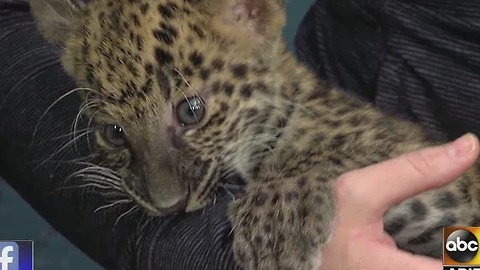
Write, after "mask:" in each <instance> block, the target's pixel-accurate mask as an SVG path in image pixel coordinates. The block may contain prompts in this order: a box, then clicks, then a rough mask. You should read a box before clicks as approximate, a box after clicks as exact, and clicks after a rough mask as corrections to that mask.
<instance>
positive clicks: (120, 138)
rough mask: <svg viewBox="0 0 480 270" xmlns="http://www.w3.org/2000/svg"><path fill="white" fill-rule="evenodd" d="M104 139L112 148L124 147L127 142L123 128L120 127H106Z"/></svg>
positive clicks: (111, 125) (104, 128)
mask: <svg viewBox="0 0 480 270" xmlns="http://www.w3.org/2000/svg"><path fill="white" fill-rule="evenodd" d="M102 131H103V137H104V138H105V140H107V141H108V143H110V144H111V145H112V146H115V147H120V146H124V145H125V144H126V142H127V140H126V138H125V133H123V129H122V127H120V126H118V125H113V124H109V125H105V126H104V127H103V129H102Z"/></svg>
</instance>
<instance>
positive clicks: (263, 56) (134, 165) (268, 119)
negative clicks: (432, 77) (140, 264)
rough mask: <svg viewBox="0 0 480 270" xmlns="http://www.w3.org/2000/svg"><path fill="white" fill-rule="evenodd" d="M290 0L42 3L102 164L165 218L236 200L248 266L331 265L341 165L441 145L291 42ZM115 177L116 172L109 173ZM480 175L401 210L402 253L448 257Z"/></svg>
mask: <svg viewBox="0 0 480 270" xmlns="http://www.w3.org/2000/svg"><path fill="white" fill-rule="evenodd" d="M284 5H285V4H284V0H137V1H133V0H102V1H100V0H88V1H87V0H31V8H32V13H33V15H34V17H35V19H36V21H37V24H38V28H39V29H40V31H41V33H42V34H43V35H44V36H45V38H46V39H48V40H50V41H52V42H55V43H58V44H60V45H61V47H62V48H63V54H62V64H63V66H64V68H65V71H66V72H68V73H69V74H70V75H71V76H72V77H73V78H74V79H75V80H76V81H77V83H78V85H79V86H80V87H82V88H81V89H84V90H83V91H82V98H83V101H84V104H85V106H84V107H83V108H82V110H85V111H86V113H87V114H88V115H89V116H90V117H91V118H92V119H93V121H94V123H95V126H96V127H97V128H96V131H95V132H96V149H95V151H96V152H97V154H98V156H100V157H101V158H100V160H99V161H98V164H96V165H95V166H96V168H103V169H104V170H106V171H108V172H113V173H114V174H115V175H116V176H117V177H115V178H114V179H106V180H107V181H109V183H115V186H116V187H118V188H121V190H123V192H124V193H125V194H126V196H128V197H129V198H131V199H132V200H133V201H135V203H136V204H138V205H140V206H141V207H142V208H143V209H144V210H145V211H147V212H149V213H150V214H152V215H157V216H165V215H169V214H174V213H178V212H192V211H195V210H199V209H201V208H203V207H205V206H206V205H207V204H209V203H210V202H211V201H212V200H213V198H214V197H215V193H216V191H217V188H218V187H219V185H220V184H221V181H222V179H224V178H225V177H228V176H229V175H231V174H237V175H240V176H241V177H242V178H243V179H244V181H245V186H244V193H243V194H242V195H241V196H240V197H239V198H237V199H236V200H234V201H233V202H232V203H231V204H230V207H229V211H228V218H229V220H230V221H231V223H232V227H233V233H234V239H233V250H234V253H235V258H236V260H237V262H238V264H239V265H240V266H242V267H243V268H244V269H259V270H263V269H265V270H267V269H268V270H270V269H296V270H297V269H298V270H307V269H308V270H310V269H314V268H315V267H318V266H319V265H320V264H321V261H320V260H319V259H318V258H319V257H320V256H319V253H320V251H319V250H320V248H321V247H322V246H324V245H325V244H326V243H327V242H328V239H329V236H330V234H331V224H332V220H333V217H334V201H333V198H332V190H331V184H332V181H334V180H335V179H336V178H337V177H338V176H339V175H340V174H342V173H344V172H346V171H349V170H353V169H356V168H360V167H363V166H367V165H369V164H373V163H377V162H380V161H382V160H386V159H389V158H392V157H394V156H398V155H400V154H402V153H405V152H408V151H412V150H416V149H420V148H423V147H425V146H430V145H433V144H435V142H430V141H429V140H428V138H427V135H426V133H425V132H424V131H423V130H422V129H421V128H420V127H419V126H417V125H415V124H412V123H409V122H405V121H403V120H400V119H397V118H396V117H394V116H391V115H388V114H386V113H384V112H381V111H379V110H378V109H376V108H374V107H372V106H371V105H369V104H366V103H363V102H361V101H359V100H356V99H354V98H353V97H350V96H348V95H347V94H345V93H344V92H342V91H341V90H339V89H336V88H335V87H332V86H330V85H328V84H327V83H325V82H322V81H319V80H318V79H317V78H316V77H315V75H314V74H313V73H312V72H311V71H310V70H308V69H307V68H306V67H305V66H303V65H301V64H300V63H298V62H297V61H296V59H295V58H294V57H293V56H292V55H291V54H290V53H289V52H288V51H287V49H286V45H285V43H284V41H283V38H282V29H283V27H284V25H285V12H284V8H285V7H284ZM108 175H111V173H109V174H105V175H102V177H107V176H108ZM478 180H479V172H478V171H477V170H475V169H472V170H470V171H469V172H468V173H467V174H466V175H465V176H462V177H461V178H460V179H458V181H456V182H454V183H452V184H450V185H448V186H445V187H443V188H440V189H437V190H433V191H429V192H425V193H423V194H421V195H418V196H415V197H413V198H410V199H408V200H405V201H404V202H402V203H400V204H398V205H396V206H394V207H392V208H391V209H390V210H389V211H388V213H387V214H386V215H385V228H386V230H387V231H388V233H390V234H391V235H392V236H393V237H394V238H395V240H396V242H397V244H398V246H399V247H400V248H402V249H404V250H408V251H411V252H413V253H417V254H424V255H428V256H432V257H439V256H440V255H441V250H442V247H441V245H442V232H441V228H442V227H443V226H453V225H477V224H478V220H479V219H478V218H479V213H478V196H477V194H478V187H479V185H478Z"/></svg>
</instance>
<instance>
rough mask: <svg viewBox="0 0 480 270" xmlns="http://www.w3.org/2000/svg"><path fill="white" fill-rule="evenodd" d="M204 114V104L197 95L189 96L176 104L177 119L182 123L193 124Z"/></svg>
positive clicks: (185, 124)
mask: <svg viewBox="0 0 480 270" xmlns="http://www.w3.org/2000/svg"><path fill="white" fill-rule="evenodd" d="M204 115H205V104H204V103H203V100H202V99H201V98H199V97H191V98H187V99H185V100H183V101H182V102H180V103H179V104H178V105H177V119H178V121H179V122H180V123H181V124H182V125H184V126H189V125H194V124H198V123H200V121H202V118H203V116H204Z"/></svg>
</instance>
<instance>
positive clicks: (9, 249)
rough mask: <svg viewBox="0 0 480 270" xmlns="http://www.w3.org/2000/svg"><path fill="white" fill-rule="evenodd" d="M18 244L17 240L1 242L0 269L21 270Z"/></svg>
mask: <svg viewBox="0 0 480 270" xmlns="http://www.w3.org/2000/svg"><path fill="white" fill-rule="evenodd" d="M18 260H19V256H18V245H17V243H15V242H0V270H19V267H18Z"/></svg>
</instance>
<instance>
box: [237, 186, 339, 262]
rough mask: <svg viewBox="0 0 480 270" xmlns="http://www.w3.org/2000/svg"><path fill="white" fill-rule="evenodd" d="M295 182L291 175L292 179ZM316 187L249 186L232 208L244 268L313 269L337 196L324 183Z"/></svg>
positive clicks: (329, 225) (328, 231) (238, 258)
mask: <svg viewBox="0 0 480 270" xmlns="http://www.w3.org/2000/svg"><path fill="white" fill-rule="evenodd" d="M292 181H293V180H292ZM311 188H314V189H313V190H311V189H308V188H305V189H298V187H295V186H291V185H288V184H287V185H285V183H283V181H282V182H278V183H269V184H268V185H264V186H256V187H247V192H246V194H245V196H244V197H243V198H241V199H238V200H236V201H234V202H233V203H232V204H231V206H230V209H229V218H230V221H231V222H232V227H233V234H234V241H233V251H234V254H235V258H236V260H237V262H238V263H239V265H240V266H242V267H243V269H245V270H267V269H268V270H271V269H279V270H287V269H291V270H312V269H314V267H318V266H319V263H320V260H319V258H320V247H322V246H323V245H324V244H325V243H326V242H327V240H328V239H329V236H330V233H331V222H332V220H333V209H334V206H333V201H332V200H331V192H330V190H329V189H328V188H326V186H318V185H317V186H312V187H311Z"/></svg>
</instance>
